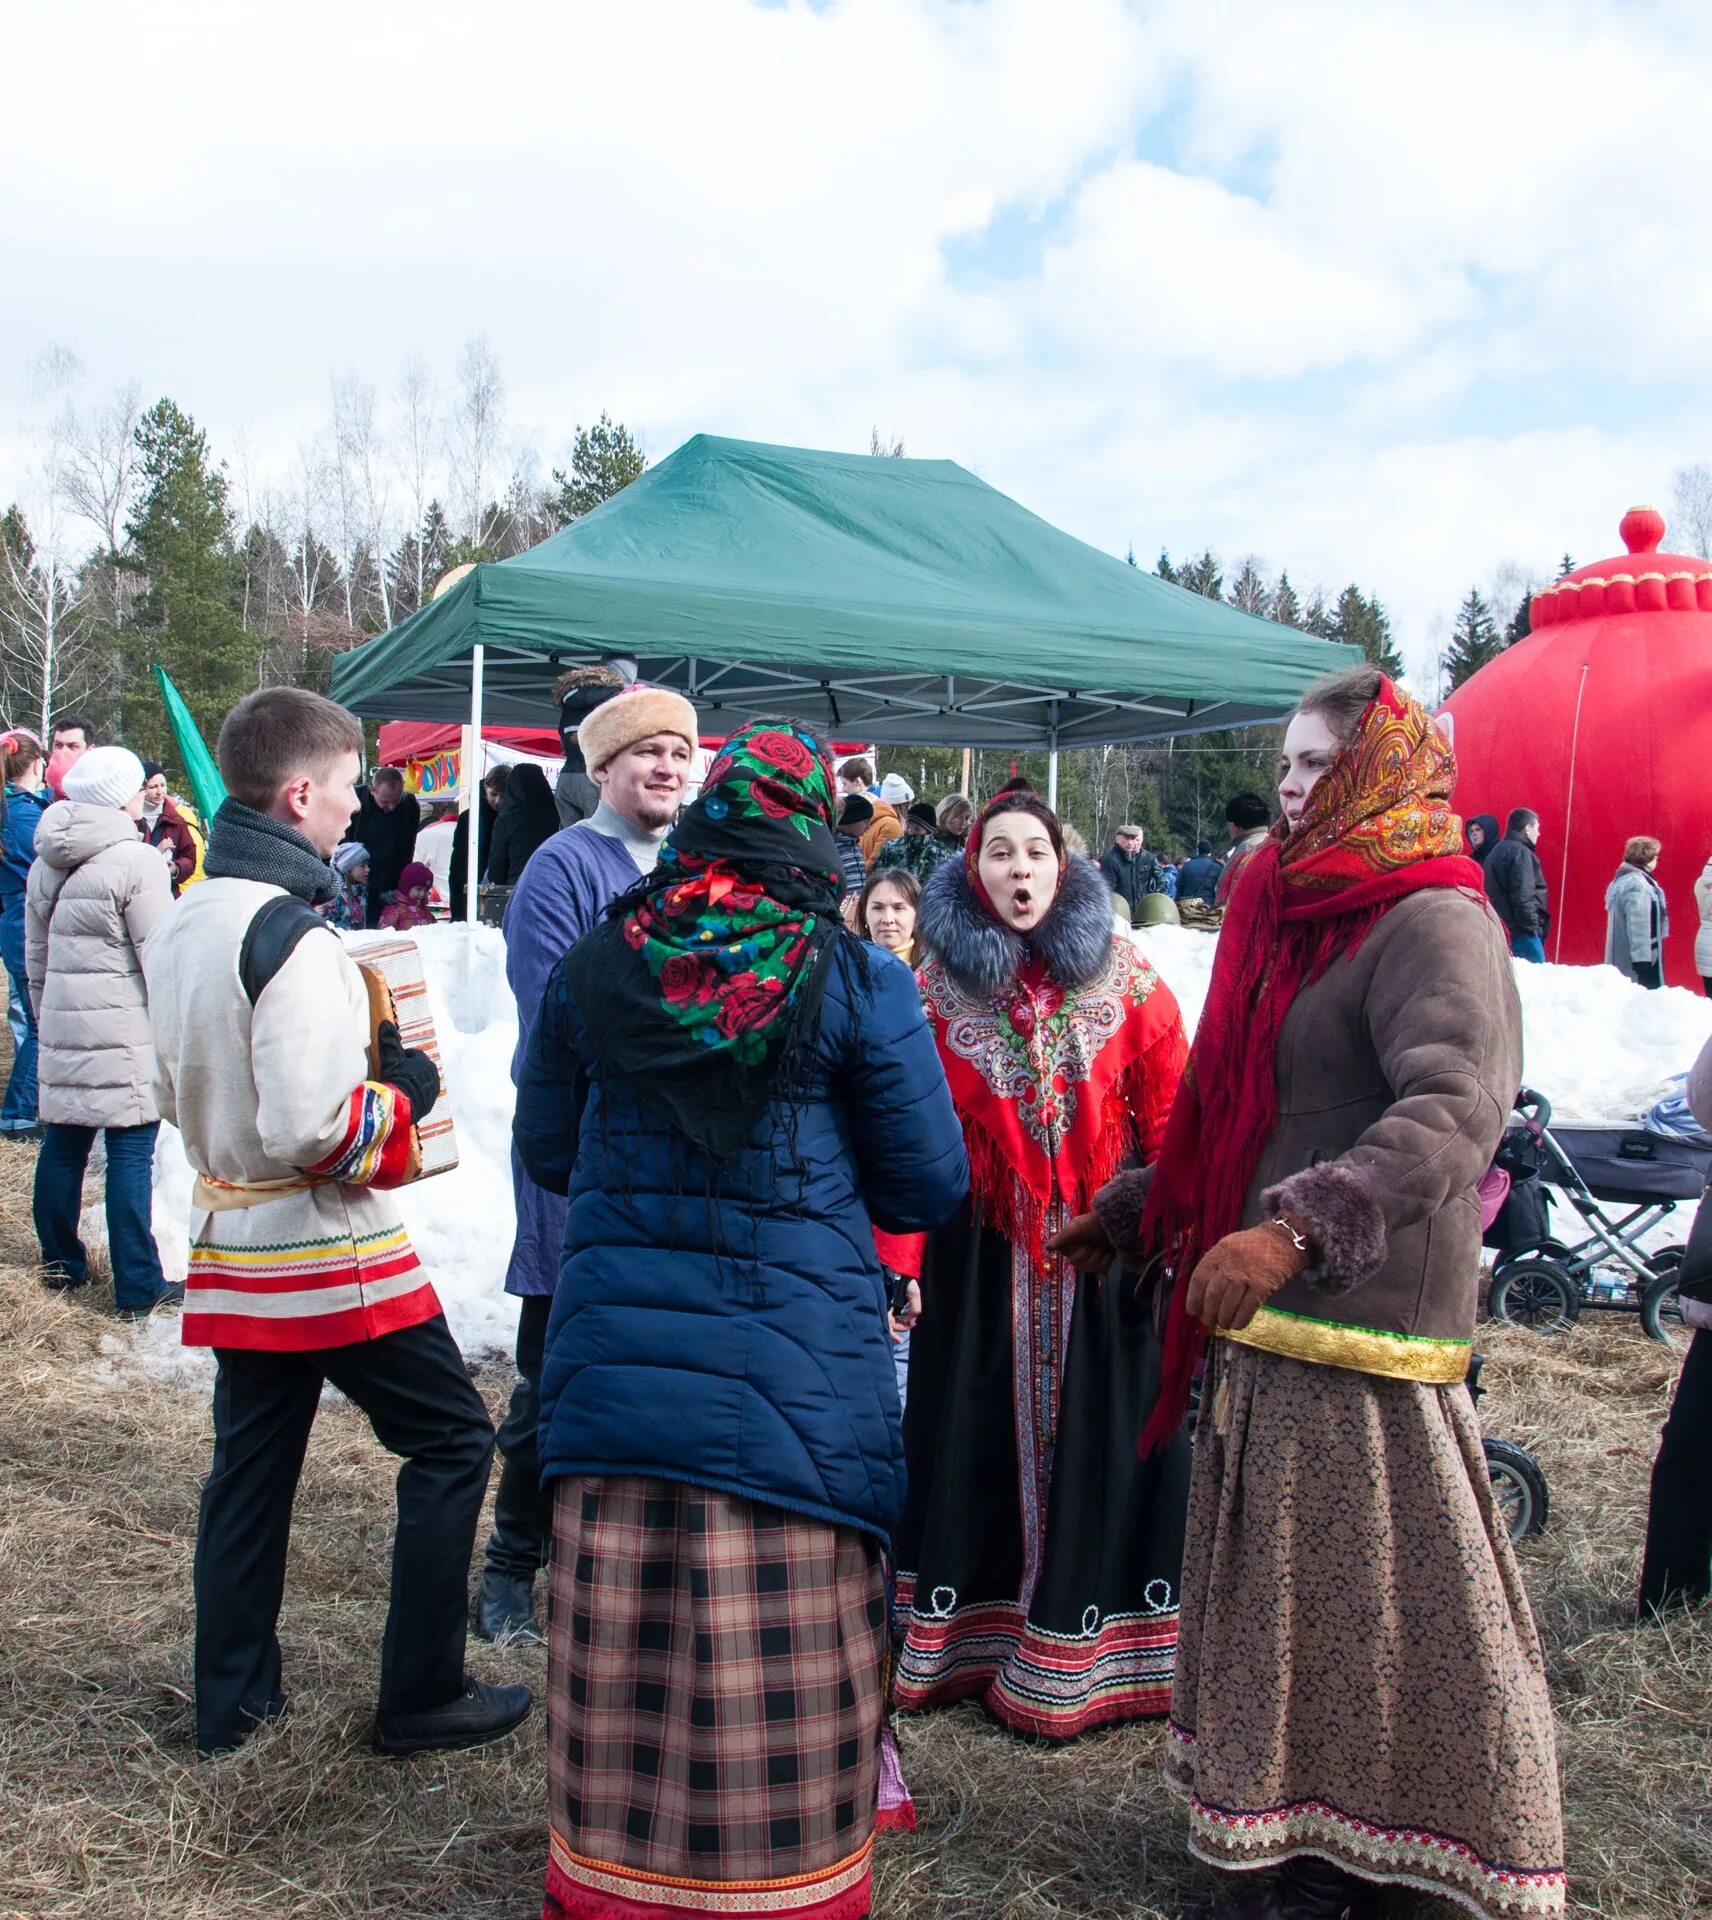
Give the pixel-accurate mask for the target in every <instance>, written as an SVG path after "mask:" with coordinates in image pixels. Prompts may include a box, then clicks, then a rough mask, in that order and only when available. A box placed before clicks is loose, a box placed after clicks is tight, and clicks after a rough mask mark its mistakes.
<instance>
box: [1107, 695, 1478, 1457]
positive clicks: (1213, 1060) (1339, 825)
mask: <svg viewBox="0 0 1712 1920" xmlns="http://www.w3.org/2000/svg"><path fill="white" fill-rule="evenodd" d="M1455 786H1456V757H1455V755H1454V754H1453V753H1452V751H1451V745H1450V742H1449V741H1448V740H1447V739H1446V738H1445V736H1444V734H1443V733H1441V732H1440V731H1439V729H1438V728H1437V727H1436V726H1435V725H1434V724H1433V721H1432V717H1431V716H1430V715H1429V714H1428V713H1427V711H1426V709H1425V708H1424V707H1422V706H1421V705H1420V704H1419V702H1418V701H1415V700H1411V699H1410V698H1409V696H1408V695H1407V694H1405V693H1400V692H1399V691H1398V690H1397V688H1395V687H1394V686H1393V685H1392V684H1391V682H1390V681H1389V680H1388V679H1386V678H1384V677H1383V676H1381V678H1380V682H1379V691H1378V693H1377V694H1376V695H1375V696H1374V698H1373V700H1372V702H1371V703H1370V704H1369V706H1368V707H1367V710H1366V712H1365V713H1363V715H1362V717H1361V720H1360V723H1359V724H1358V726H1357V728H1356V731H1355V735H1354V737H1353V739H1351V740H1350V741H1349V743H1348V744H1347V745H1346V746H1345V747H1344V748H1343V750H1342V751H1341V752H1340V753H1339V754H1338V755H1337V757H1336V758H1335V759H1334V760H1333V761H1332V764H1331V765H1330V766H1329V767H1328V768H1327V769H1326V771H1325V773H1324V774H1322V775H1321V777H1320V779H1319V780H1318V781H1317V782H1316V783H1315V785H1314V787H1313V790H1312V791H1311V792H1310V793H1309V795H1308V801H1307V805H1306V807H1305V808H1304V809H1303V813H1302V818H1301V821H1300V823H1299V824H1298V825H1297V826H1296V827H1295V829H1294V830H1292V829H1291V827H1290V825H1289V823H1288V821H1285V820H1280V821H1278V823H1277V824H1276V825H1275V826H1274V828H1273V830H1272V836H1271V838H1270V839H1269V840H1267V841H1266V842H1265V843H1264V845H1262V846H1261V847H1259V848H1258V849H1257V850H1256V851H1255V853H1254V854H1253V855H1252V856H1251V857H1250V858H1249V860H1248V861H1247V862H1246V863H1245V865H1244V867H1243V870H1242V873H1241V875H1240V876H1239V878H1238V880H1237V884H1236V887H1235V890H1234V891H1233V893H1232V895H1231V899H1230V904H1229V906H1228V907H1227V909H1226V912H1225V921H1224V926H1223V929H1222V930H1221V932H1220V934H1219V945H1218V951H1217V953H1216V955H1215V956H1214V959H1213V975H1212V980H1211V982H1210V983H1209V985H1208V989H1207V1002H1206V1006H1205V1008H1204V1009H1203V1011H1202V1014H1201V1022H1200V1025H1199V1027H1198V1028H1197V1029H1196V1033H1195V1044H1194V1047H1193V1049H1192V1050H1191V1052H1190V1055H1189V1066H1188V1070H1187V1072H1186V1073H1185V1074H1184V1076H1183V1084H1182V1087H1181V1088H1180V1090H1179V1092H1178V1095H1177V1101H1176V1105H1175V1106H1174V1107H1173V1108H1172V1110H1171V1121H1170V1124H1169V1126H1168V1127H1167V1128H1166V1132H1165V1144H1164V1147H1163V1149H1162V1151H1161V1153H1160V1157H1159V1171H1158V1172H1157V1174H1156V1175H1155V1176H1154V1181H1153V1187H1152V1190H1151V1193H1150V1195H1149V1199H1148V1205H1147V1211H1146V1213H1145V1214H1144V1216H1143V1220H1142V1231H1143V1234H1144V1236H1146V1237H1147V1238H1148V1239H1150V1240H1151V1239H1152V1238H1153V1237H1154V1236H1155V1235H1157V1237H1158V1240H1159V1243H1160V1244H1161V1245H1162V1246H1163V1247H1164V1250H1165V1257H1166V1262H1167V1264H1168V1266H1169V1267H1170V1269H1171V1271H1172V1273H1173V1275H1174V1279H1175V1286H1174V1288H1173V1292H1172V1297H1171V1306H1170V1314H1169V1318H1168V1321H1167V1324H1166V1335H1165V1370H1164V1377H1163V1379H1162V1381H1161V1385H1160V1394H1159V1401H1158V1404H1157V1405H1156V1407H1155V1408H1154V1411H1153V1415H1152V1417H1151V1418H1150V1419H1149V1420H1148V1423H1147V1426H1146V1428H1145V1430H1144V1431H1143V1434H1142V1451H1143V1452H1148V1451H1151V1450H1152V1449H1153V1448H1155V1447H1157V1446H1160V1445H1163V1444H1164V1442H1165V1441H1166V1440H1168V1439H1169V1438H1170V1437H1171V1435H1172V1433H1173V1432H1175V1431H1176V1428H1177V1424H1178V1422H1179V1421H1180V1420H1181V1419H1182V1417H1183V1411H1184V1408H1185V1407H1186V1406H1187V1405H1188V1399H1189V1385H1190V1381H1191V1379H1192V1377H1193V1375H1194V1370H1195V1366H1196V1363H1197V1362H1198V1361H1199V1359H1200V1357H1201V1354H1202V1352H1203V1351H1204V1349H1205V1346H1206V1339H1207V1334H1206V1329H1205V1328H1204V1327H1202V1326H1201V1325H1200V1323H1199V1322H1198V1321H1193V1320H1191V1319H1189V1317H1188V1313H1187V1310H1186V1297H1187V1294H1188V1290H1189V1289H1188V1284H1187V1283H1188V1279H1189V1276H1190V1275H1191V1274H1192V1273H1193V1272H1194V1270H1195V1265H1196V1263H1197V1261H1199V1259H1200V1258H1201V1255H1202V1254H1203V1253H1205V1252H1206V1251H1207V1250H1208V1249H1209V1248H1210V1247H1212V1246H1213V1245H1215V1244H1216V1243H1217V1242H1218V1241H1219V1240H1221V1239H1223V1238H1224V1236H1225V1235H1226V1234H1227V1233H1231V1232H1233V1231H1234V1230H1235V1229H1236V1228H1237V1227H1238V1226H1239V1225H1240V1224H1241V1220H1242V1206H1243V1201H1244V1199H1245V1198H1246V1196H1247V1193H1248V1187H1249V1182H1250V1181H1251V1180H1252V1179H1253V1178H1254V1170H1255V1168H1256V1167H1257V1166H1258V1165H1259V1164H1260V1156H1261V1153H1262V1151H1263V1150H1264V1148H1265V1146H1266V1143H1267V1141H1268V1140H1269V1139H1270V1138H1271V1137H1272V1133H1273V1130H1274V1128H1275V1126H1276V1124H1277V1120H1278V1081H1277V1072H1276V1061H1277V1053H1278V1036H1279V1032H1280V1030H1281V1029H1282V1027H1283V1025H1284V1016H1285V1015H1286V1014H1287V1013H1288V1012H1289V1011H1290V1006H1291V1003H1292V1001H1294V999H1295V998H1296V995H1297V994H1298V993H1299V992H1301V990H1302V989H1303V987H1305V986H1309V985H1311V984H1312V983H1313V982H1314V981H1316V980H1317V979H1319V977H1320V976H1321V974H1323V973H1324V972H1325V970H1326V968H1327V967H1329V966H1330V965H1331V964H1332V962H1333V961H1335V960H1337V959H1340V958H1341V957H1343V956H1344V955H1346V954H1353V953H1355V952H1356V951H1357V949H1358V948H1359V947H1360V946H1361V943H1362V941H1363V940H1364V939H1365V938H1366V937H1367V935H1368V933H1369V932H1370V931H1371V930H1372V928H1373V927H1374V925H1375V924H1376V923H1377V922H1378V920H1379V919H1380V918H1381V916H1382V915H1383V914H1385V913H1386V912H1387V911H1388V909H1390V908H1391V907H1393V906H1395V905H1396V903H1397V902H1398V901H1399V900H1401V899H1403V898H1404V897H1405V896H1406V895H1408V894H1411V893H1415V892H1418V891H1419V890H1420V889H1421V888H1423V887H1459V888H1461V889H1462V890H1463V891H1464V892H1467V893H1469V894H1471V895H1473V896H1474V897H1475V898H1477V899H1480V900H1484V898H1485V892H1484V889H1483V887H1482V885H1481V879H1480V869H1479V867H1478V866H1477V865H1476V864H1475V863H1474V862H1473V861H1472V860H1470V859H1469V858H1468V857H1467V856H1466V855H1465V854H1464V853H1463V851H1462V847H1463V839H1462V822H1461V821H1460V820H1459V819H1458V818H1457V816H1456V815H1455V814H1454V813H1453V812H1452V811H1451V805H1450V799H1451V794H1452V792H1453V790H1454V789H1455Z"/></svg>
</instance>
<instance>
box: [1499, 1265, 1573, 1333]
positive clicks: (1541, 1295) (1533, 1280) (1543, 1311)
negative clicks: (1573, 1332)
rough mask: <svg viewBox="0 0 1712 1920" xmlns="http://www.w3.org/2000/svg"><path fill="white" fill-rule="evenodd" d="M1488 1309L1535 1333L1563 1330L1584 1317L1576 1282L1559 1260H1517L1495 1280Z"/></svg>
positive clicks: (1507, 1320)
mask: <svg viewBox="0 0 1712 1920" xmlns="http://www.w3.org/2000/svg"><path fill="white" fill-rule="evenodd" d="M1486 1310H1487V1312H1488V1313H1490V1314H1491V1316H1492V1318H1493V1319H1494V1320H1502V1321H1505V1322H1506V1323H1507V1324H1508V1325H1510V1326H1512V1327H1527V1328H1530V1329H1531V1330H1532V1331H1533V1332H1535V1333H1562V1332H1563V1331H1564V1329H1565V1328H1566V1327H1573V1326H1574V1325H1575V1323H1576V1321H1577V1320H1579V1319H1580V1318H1581V1297H1580V1295H1579V1294H1578V1293H1577V1291H1576V1287H1575V1282H1574V1281H1573V1280H1571V1279H1570V1277H1569V1275H1568V1274H1567V1273H1565V1272H1564V1270H1563V1268H1562V1267H1560V1266H1558V1265H1557V1263H1556V1262H1555V1261H1552V1260H1541V1259H1538V1258H1531V1259H1527V1260H1517V1261H1513V1262H1512V1263H1511V1264H1510V1265H1509V1266H1506V1267H1505V1268H1503V1269H1502V1270H1501V1271H1500V1273H1499V1274H1498V1277H1497V1278H1496V1279H1495V1280H1494V1281H1493V1282H1492V1290H1491V1292H1490V1293H1488V1294H1487V1296H1486Z"/></svg>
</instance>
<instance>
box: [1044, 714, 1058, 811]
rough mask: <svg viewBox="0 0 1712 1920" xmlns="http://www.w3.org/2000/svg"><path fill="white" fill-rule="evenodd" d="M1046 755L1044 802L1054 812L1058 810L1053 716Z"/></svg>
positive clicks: (1056, 752) (1055, 729) (1056, 745)
mask: <svg viewBox="0 0 1712 1920" xmlns="http://www.w3.org/2000/svg"><path fill="white" fill-rule="evenodd" d="M1047 742H1048V749H1047V756H1046V804H1047V805H1048V806H1049V807H1050V808H1051V809H1052V811H1053V812H1054V813H1056V812H1057V811H1058V725H1057V720H1056V716H1055V717H1054V721H1053V727H1052V731H1051V732H1050V733H1049V734H1048V735H1047Z"/></svg>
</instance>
